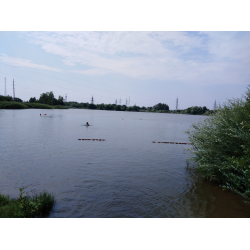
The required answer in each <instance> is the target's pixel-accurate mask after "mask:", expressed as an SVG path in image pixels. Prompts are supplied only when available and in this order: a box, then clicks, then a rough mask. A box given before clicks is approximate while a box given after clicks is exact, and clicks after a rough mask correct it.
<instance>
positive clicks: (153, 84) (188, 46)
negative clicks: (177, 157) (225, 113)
mask: <svg viewBox="0 0 250 250" xmlns="http://www.w3.org/2000/svg"><path fill="white" fill-rule="evenodd" d="M249 69H250V32H247V31H246V32H240V31H238V32H218V31H215V32H210V31H207V32H202V31H201V32H200V31H195V32H188V31H184V32H181V31H178V32H175V31H171V32H168V31H161V32H157V31H152V32H150V31H141V32H136V31H132V32H127V31H121V32H119V31H115V32H111V31H108V32H105V31H101V32H97V31H94V32H91V31H86V32H84V31H83V32H81V31H76V32H75V31H69V32H64V31H59V32H53V31H49V32H46V31H40V32H28V31H27V32H22V31H17V32H15V31H1V32H0V94H1V95H4V93H5V78H6V91H7V94H8V95H11V96H12V93H13V79H14V83H15V96H16V97H19V98H21V99H23V100H25V101H28V100H29V98H30V97H36V98H39V96H40V94H42V93H45V92H49V91H53V93H54V95H55V97H56V98H57V97H58V96H59V95H61V96H63V97H65V95H66V94H67V100H68V101H77V102H90V100H91V97H92V96H93V98H94V103H96V104H97V103H105V104H106V103H115V102H116V101H117V104H120V103H121V104H126V100H127V104H128V105H130V106H132V105H135V104H136V105H137V106H145V107H148V106H153V105H155V104H157V103H159V102H160V103H166V104H168V105H169V107H170V109H171V110H173V109H175V108H176V99H177V98H178V108H179V109H185V108H188V107H191V106H206V107H207V108H209V109H213V105H214V102H215V100H216V103H217V105H218V104H223V103H224V102H225V101H227V99H232V98H240V97H241V96H242V94H244V92H245V91H246V87H247V85H248V84H249V83H250V81H249V80H250V71H249ZM129 100H130V103H129Z"/></svg>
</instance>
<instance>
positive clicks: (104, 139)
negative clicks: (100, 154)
mask: <svg viewBox="0 0 250 250" xmlns="http://www.w3.org/2000/svg"><path fill="white" fill-rule="evenodd" d="M78 140H79V141H80V140H82V141H105V139H78Z"/></svg>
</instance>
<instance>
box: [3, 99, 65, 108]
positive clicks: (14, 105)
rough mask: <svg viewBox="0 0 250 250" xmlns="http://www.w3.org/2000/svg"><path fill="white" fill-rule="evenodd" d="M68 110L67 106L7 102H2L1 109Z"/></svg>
mask: <svg viewBox="0 0 250 250" xmlns="http://www.w3.org/2000/svg"><path fill="white" fill-rule="evenodd" d="M29 108H32V109H68V108H69V107H67V106H62V105H55V106H50V105H48V104H42V103H28V102H25V103H20V102H7V101H0V109H29Z"/></svg>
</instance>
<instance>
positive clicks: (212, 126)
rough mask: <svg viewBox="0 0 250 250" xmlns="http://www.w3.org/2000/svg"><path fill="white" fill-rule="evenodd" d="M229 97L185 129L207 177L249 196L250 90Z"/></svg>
mask: <svg viewBox="0 0 250 250" xmlns="http://www.w3.org/2000/svg"><path fill="white" fill-rule="evenodd" d="M247 95H248V98H243V99H236V100H229V101H228V103H226V104H224V106H223V107H220V108H219V109H218V111H217V112H216V113H215V114H214V115H211V116H210V117H209V118H207V119H206V120H205V121H203V122H200V123H198V124H193V125H192V128H191V129H190V130H189V131H187V133H188V134H189V140H190V142H191V143H192V144H193V147H192V149H191V151H192V154H193V157H192V159H193V160H194V161H195V163H196V167H197V170H198V171H199V172H201V173H202V174H203V175H204V176H205V177H206V178H208V179H210V180H213V181H217V182H218V183H220V184H221V185H223V186H224V187H226V188H228V189H231V190H234V191H235V192H237V193H239V194H241V195H242V196H244V197H245V198H248V199H249V198H250V127H249V124H250V108H249V106H250V105H249V99H250V93H249V91H248V93H247Z"/></svg>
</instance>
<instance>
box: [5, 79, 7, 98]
mask: <svg viewBox="0 0 250 250" xmlns="http://www.w3.org/2000/svg"><path fill="white" fill-rule="evenodd" d="M4 95H5V96H7V91H6V77H5V91H4Z"/></svg>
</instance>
